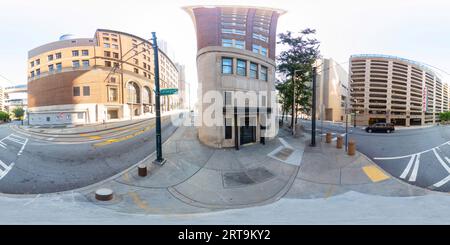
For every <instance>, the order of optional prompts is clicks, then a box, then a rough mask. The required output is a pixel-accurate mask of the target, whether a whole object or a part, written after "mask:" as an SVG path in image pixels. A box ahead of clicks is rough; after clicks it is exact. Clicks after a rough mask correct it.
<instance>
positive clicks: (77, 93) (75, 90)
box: [73, 87, 80, 96]
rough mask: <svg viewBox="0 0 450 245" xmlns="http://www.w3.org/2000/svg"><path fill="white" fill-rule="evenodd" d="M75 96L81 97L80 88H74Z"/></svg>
mask: <svg viewBox="0 0 450 245" xmlns="http://www.w3.org/2000/svg"><path fill="white" fill-rule="evenodd" d="M73 96H80V87H73Z"/></svg>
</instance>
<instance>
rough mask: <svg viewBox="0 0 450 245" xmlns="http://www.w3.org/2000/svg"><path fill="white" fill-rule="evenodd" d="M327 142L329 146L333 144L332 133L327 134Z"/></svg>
mask: <svg viewBox="0 0 450 245" xmlns="http://www.w3.org/2000/svg"><path fill="white" fill-rule="evenodd" d="M325 142H327V143H328V144H329V143H331V133H327V136H326V137H325Z"/></svg>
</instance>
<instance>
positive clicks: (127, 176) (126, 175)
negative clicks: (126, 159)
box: [122, 172, 130, 182]
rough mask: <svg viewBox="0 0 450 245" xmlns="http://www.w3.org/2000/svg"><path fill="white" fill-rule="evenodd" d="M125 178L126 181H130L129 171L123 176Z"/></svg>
mask: <svg viewBox="0 0 450 245" xmlns="http://www.w3.org/2000/svg"><path fill="white" fill-rule="evenodd" d="M122 178H123V180H125V181H126V182H130V175H129V174H128V172H126V173H125V174H124V175H123V176H122Z"/></svg>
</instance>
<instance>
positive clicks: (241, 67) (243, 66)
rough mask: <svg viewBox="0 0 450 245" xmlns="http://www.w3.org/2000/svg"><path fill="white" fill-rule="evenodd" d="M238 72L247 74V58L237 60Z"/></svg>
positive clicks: (243, 74) (242, 74)
mask: <svg viewBox="0 0 450 245" xmlns="http://www.w3.org/2000/svg"><path fill="white" fill-rule="evenodd" d="M236 71H237V74H238V75H241V76H246V75H247V61H245V60H239V59H238V60H237V69H236Z"/></svg>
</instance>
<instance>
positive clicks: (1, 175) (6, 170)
mask: <svg viewBox="0 0 450 245" xmlns="http://www.w3.org/2000/svg"><path fill="white" fill-rule="evenodd" d="M0 166H1V167H2V168H4V170H1V169H0V180H1V179H3V178H4V177H5V176H6V175H7V174H8V173H9V171H11V169H12V167H13V166H14V163H11V164H10V165H9V166H8V165H6V164H5V163H4V162H2V161H1V160H0Z"/></svg>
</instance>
